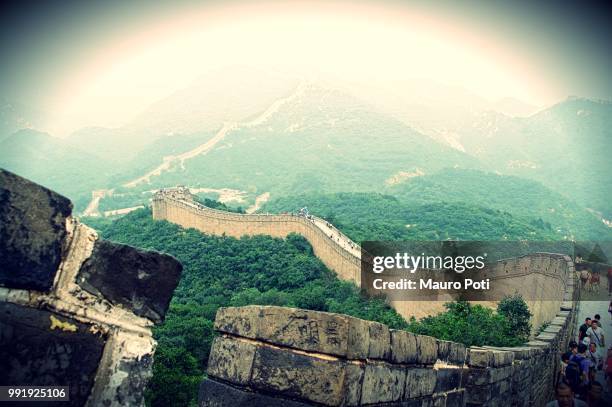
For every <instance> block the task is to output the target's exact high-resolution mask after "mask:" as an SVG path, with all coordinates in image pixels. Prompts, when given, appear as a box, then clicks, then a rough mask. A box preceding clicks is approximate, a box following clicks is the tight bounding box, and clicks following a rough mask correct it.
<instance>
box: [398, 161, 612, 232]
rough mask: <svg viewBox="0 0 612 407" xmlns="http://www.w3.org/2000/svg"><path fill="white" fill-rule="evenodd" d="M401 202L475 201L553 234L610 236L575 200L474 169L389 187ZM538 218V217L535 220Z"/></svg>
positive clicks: (536, 184) (450, 171)
mask: <svg viewBox="0 0 612 407" xmlns="http://www.w3.org/2000/svg"><path fill="white" fill-rule="evenodd" d="M386 192H387V193H389V194H391V195H394V196H397V197H398V198H400V199H401V200H402V201H404V202H410V203H422V204H427V203H435V202H455V203H459V202H461V203H474V204H477V205H480V206H484V207H487V208H492V209H496V210H501V211H505V212H509V213H511V214H513V215H515V216H519V217H523V218H532V219H538V220H539V219H541V220H542V222H543V223H548V224H550V225H551V227H552V229H553V231H554V232H556V238H557V239H559V238H570V239H571V238H574V239H577V240H580V239H583V240H588V239H594V240H601V239H606V238H607V239H612V229H611V228H609V227H607V226H606V225H604V224H603V222H601V220H600V219H598V217H596V216H595V215H593V214H592V213H590V212H589V211H587V210H586V209H584V208H583V207H581V206H580V205H578V204H577V203H576V202H575V200H572V199H571V198H568V197H566V196H564V195H562V194H560V193H558V192H555V191H553V190H551V189H549V188H547V187H545V186H544V185H542V184H541V183H539V182H536V181H531V180H527V179H523V178H519V177H515V176H502V175H498V174H495V173H486V172H482V171H473V170H457V169H447V170H442V171H440V172H438V173H436V174H433V175H425V176H422V177H417V178H413V179H411V180H410V181H409V182H406V183H402V184H398V185H394V186H392V187H390V188H389V189H388V190H387V191H386ZM538 222H539V221H538Z"/></svg>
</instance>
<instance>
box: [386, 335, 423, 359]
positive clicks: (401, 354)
mask: <svg viewBox="0 0 612 407" xmlns="http://www.w3.org/2000/svg"><path fill="white" fill-rule="evenodd" d="M417 353H418V348H417V340H416V335H415V334H413V333H412V332H407V331H403V330H395V329H392V330H391V360H392V361H393V362H394V363H416V361H417Z"/></svg>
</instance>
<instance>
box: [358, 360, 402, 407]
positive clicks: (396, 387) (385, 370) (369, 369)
mask: <svg viewBox="0 0 612 407" xmlns="http://www.w3.org/2000/svg"><path fill="white" fill-rule="evenodd" d="M405 385H406V371H405V369H403V368H401V367H398V366H393V365H391V364H387V363H376V364H373V363H368V364H367V365H366V367H365V375H364V377H363V386H362V388H361V404H377V403H378V404H380V403H389V402H395V401H399V400H400V399H401V398H402V395H403V394H404V387H405Z"/></svg>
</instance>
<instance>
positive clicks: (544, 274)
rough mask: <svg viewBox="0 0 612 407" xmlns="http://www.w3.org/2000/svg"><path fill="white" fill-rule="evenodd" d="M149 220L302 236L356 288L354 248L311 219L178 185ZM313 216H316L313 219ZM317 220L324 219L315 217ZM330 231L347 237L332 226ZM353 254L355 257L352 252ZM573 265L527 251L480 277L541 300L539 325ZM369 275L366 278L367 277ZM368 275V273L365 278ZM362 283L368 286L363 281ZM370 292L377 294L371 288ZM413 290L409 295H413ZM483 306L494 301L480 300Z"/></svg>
mask: <svg viewBox="0 0 612 407" xmlns="http://www.w3.org/2000/svg"><path fill="white" fill-rule="evenodd" d="M152 208H153V218H154V219H159V220H167V221H170V222H172V223H175V224H177V225H180V226H183V227H185V228H195V229H197V230H199V231H201V232H203V233H208V234H212V235H218V236H221V235H226V236H232V237H236V238H240V237H241V236H244V235H258V234H263V235H270V236H274V237H281V238H284V237H286V236H287V235H288V234H290V233H297V234H300V235H302V236H303V237H304V238H306V240H308V242H309V243H310V245H311V246H312V248H313V251H314V254H315V256H317V257H318V258H319V259H320V260H321V261H322V262H323V263H324V264H325V266H327V268H329V269H330V270H332V271H334V272H335V273H336V275H337V276H338V277H339V278H341V279H343V280H347V281H352V282H354V283H355V284H356V285H357V286H360V287H361V286H362V279H363V278H364V276H362V274H361V256H360V253H359V250H357V251H356V253H355V252H354V251H349V250H346V248H345V247H343V246H342V245H341V244H339V243H338V241H337V240H334V239H332V238H330V237H329V236H328V235H327V234H326V233H325V232H323V230H321V228H319V227H318V226H317V225H316V224H315V223H314V222H313V221H312V220H309V219H306V218H305V217H303V216H297V215H290V214H278V215H268V214H240V213H232V212H227V211H221V210H217V209H212V208H208V207H206V206H203V205H200V204H198V203H197V202H195V201H194V200H193V198H192V196H191V194H190V193H189V190H188V189H187V188H184V187H179V188H169V189H165V190H161V191H159V192H157V193H156V194H155V195H154V197H153V204H152ZM314 219H315V220H316V219H317V218H314ZM321 221H322V222H325V221H323V220H321ZM334 234H335V235H339V236H341V237H342V239H343V240H344V241H350V240H349V239H348V238H347V237H346V236H344V235H342V234H341V232H340V231H338V230H337V229H335V228H334ZM353 245H354V246H355V247H356V248H357V249H359V246H358V245H357V244H355V243H353ZM357 253H359V255H357ZM573 272H574V266H573V263H572V262H571V259H570V258H569V257H564V256H563V255H560V254H555V253H533V254H528V255H525V256H521V257H516V258H510V259H504V260H501V261H498V262H497V263H495V265H494V266H492V267H490V268H488V269H487V271H486V273H485V274H484V277H485V278H490V279H491V280H504V284H498V285H496V286H495V290H493V291H491V292H490V295H489V298H502V297H503V296H504V295H511V294H514V293H519V294H521V295H522V296H523V298H526V299H530V298H543V299H546V301H529V300H528V305H529V307H530V309H531V312H532V314H533V320H532V325H533V326H534V327H538V326H540V325H541V324H542V323H543V322H545V321H549V320H551V319H552V318H554V317H555V316H556V312H557V311H558V309H559V307H560V305H561V303H562V302H563V301H564V297H563V294H564V293H565V292H566V291H567V290H572V289H573V285H572V283H571V279H572V275H573ZM370 277H371V276H370ZM365 278H368V276H365ZM363 282H364V285H365V286H366V287H371V284H367V280H364V281H363ZM368 292H369V293H370V294H375V295H376V294H379V293H378V292H374V290H373V289H371V290H369V291H368ZM418 294H419V293H416V294H415V295H418ZM448 300H449V298H448V296H447V295H446V293H444V292H439V293H436V292H430V293H427V298H415V299H414V300H406V299H395V298H389V303H390V305H391V306H392V307H393V308H395V309H396V310H397V312H398V313H399V314H400V315H402V316H403V317H404V318H410V317H412V316H415V317H417V318H420V317H424V316H427V315H431V314H436V313H438V312H440V311H442V310H444V305H443V304H444V303H445V302H447V301H448ZM483 303H484V304H486V305H495V301H491V300H489V299H483Z"/></svg>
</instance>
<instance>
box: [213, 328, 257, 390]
mask: <svg viewBox="0 0 612 407" xmlns="http://www.w3.org/2000/svg"><path fill="white" fill-rule="evenodd" d="M256 349H257V346H256V345H255V344H253V343H249V342H246V341H240V340H236V339H233V338H225V337H222V336H218V337H216V338H215V340H214V342H213V344H212V348H211V350H210V357H209V359H208V375H209V376H213V377H217V378H219V379H222V380H225V381H228V382H232V383H236V384H241V385H247V384H248V383H249V380H250V378H251V370H252V368H253V360H254V358H255V351H256Z"/></svg>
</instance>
